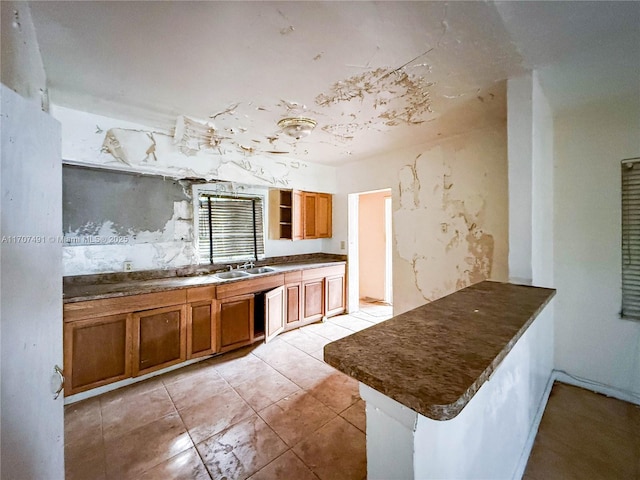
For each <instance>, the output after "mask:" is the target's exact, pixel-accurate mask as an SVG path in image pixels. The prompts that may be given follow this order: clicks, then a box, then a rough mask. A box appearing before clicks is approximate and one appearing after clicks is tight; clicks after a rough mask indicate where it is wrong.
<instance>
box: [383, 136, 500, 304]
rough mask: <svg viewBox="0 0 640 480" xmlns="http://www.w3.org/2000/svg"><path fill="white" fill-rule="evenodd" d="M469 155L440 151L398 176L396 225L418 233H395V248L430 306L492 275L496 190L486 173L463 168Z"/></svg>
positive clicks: (418, 160) (421, 158)
mask: <svg viewBox="0 0 640 480" xmlns="http://www.w3.org/2000/svg"><path fill="white" fill-rule="evenodd" d="M464 154H466V152H464V151H463V152H462V154H461V152H460V151H458V150H457V149H456V148H452V149H444V148H443V147H441V146H439V147H435V148H433V149H431V150H429V151H427V152H423V153H422V154H420V155H418V156H416V157H415V159H414V162H413V163H412V164H408V165H405V166H403V167H401V168H400V170H399V172H398V180H399V184H398V190H399V208H398V210H396V211H395V212H394V225H397V224H399V225H411V226H412V227H413V228H412V231H411V232H408V231H406V230H405V231H403V232H402V233H401V234H400V233H396V234H395V242H396V245H397V249H398V254H399V256H400V258H402V259H403V260H405V261H406V262H407V264H408V266H409V267H410V269H411V272H412V275H413V279H414V284H415V288H416V290H417V291H418V292H419V293H420V295H421V296H422V297H423V299H424V300H426V301H430V300H434V299H437V298H440V297H442V296H443V295H446V294H448V293H451V292H452V291H454V290H457V289H460V288H463V287H466V286H468V285H470V284H473V283H477V282H479V281H482V280H485V279H487V278H489V277H490V276H491V274H492V269H493V263H494V254H495V240H494V235H493V233H492V232H490V231H489V230H488V226H487V221H486V218H487V211H486V210H487V198H488V197H490V196H491V195H492V191H491V188H492V186H491V185H490V179H489V177H487V176H486V175H483V172H479V171H473V170H472V169H469V170H468V171H466V170H465V169H464V168H460V163H461V159H462V158H464V156H465V155H464ZM487 179H489V181H485V180H487Z"/></svg>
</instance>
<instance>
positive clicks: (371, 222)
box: [347, 189, 393, 313]
mask: <svg viewBox="0 0 640 480" xmlns="http://www.w3.org/2000/svg"><path fill="white" fill-rule="evenodd" d="M392 241H393V236H392V209H391V189H384V190H376V191H370V192H361V193H354V194H350V195H349V248H348V252H347V253H348V257H349V263H348V265H349V287H348V291H349V313H353V312H357V311H359V310H361V309H364V308H366V309H370V310H375V309H376V308H373V307H379V308H377V309H378V310H383V308H382V307H385V308H386V310H388V311H389V313H391V305H392V302H393V283H392V276H393V268H392V251H393V245H392Z"/></svg>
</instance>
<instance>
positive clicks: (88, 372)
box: [64, 314, 132, 395]
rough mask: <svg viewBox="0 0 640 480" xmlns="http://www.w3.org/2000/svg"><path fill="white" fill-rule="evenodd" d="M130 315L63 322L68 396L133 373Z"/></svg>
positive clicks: (66, 391) (66, 393)
mask: <svg viewBox="0 0 640 480" xmlns="http://www.w3.org/2000/svg"><path fill="white" fill-rule="evenodd" d="M131 322H132V319H131V315H130V314H120V315H110V316H106V317H98V318H91V319H86V320H79V321H76V322H67V323H65V324H64V373H65V385H64V391H65V395H73V394H75V393H79V392H83V391H85V390H89V389H92V388H96V387H100V386H102V385H106V384H108V383H113V382H117V381H118V380H123V379H125V378H128V377H130V376H131Z"/></svg>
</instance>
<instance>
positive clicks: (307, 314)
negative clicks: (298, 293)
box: [302, 265, 346, 324]
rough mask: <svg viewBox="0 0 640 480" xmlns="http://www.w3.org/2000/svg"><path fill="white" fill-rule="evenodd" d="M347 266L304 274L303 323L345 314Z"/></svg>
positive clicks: (317, 269) (320, 269) (318, 269)
mask: <svg viewBox="0 0 640 480" xmlns="http://www.w3.org/2000/svg"><path fill="white" fill-rule="evenodd" d="M345 272H346V271H345V266H344V265H336V266H331V267H322V268H314V269H310V270H304V271H303V272H302V323H303V324H306V323H311V322H315V321H317V320H320V319H321V318H322V317H329V316H332V315H336V314H338V313H343V312H344V311H345V309H346V291H345V283H346V282H345V275H346V273H345Z"/></svg>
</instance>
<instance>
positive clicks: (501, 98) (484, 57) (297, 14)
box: [30, 1, 640, 164]
mask: <svg viewBox="0 0 640 480" xmlns="http://www.w3.org/2000/svg"><path fill="white" fill-rule="evenodd" d="M30 4H31V10H32V16H33V21H34V24H35V27H36V33H37V35H38V42H39V44H40V49H41V53H42V57H43V62H44V66H45V70H46V73H47V78H48V83H49V94H50V97H51V101H52V102H53V103H55V104H57V105H61V106H66V107H70V108H74V109H78V110H83V111H89V112H93V113H97V114H102V115H106V116H111V117H115V118H121V119H126V120H129V121H135V122H138V123H142V124H144V125H148V126H150V127H152V128H156V129H165V130H170V129H172V128H174V127H175V126H176V120H177V118H178V116H180V115H184V116H186V117H188V118H189V119H192V120H195V121H197V122H200V123H209V124H210V125H211V126H212V127H213V128H214V129H215V135H214V136H215V145H216V147H215V149H214V150H215V151H214V153H216V152H217V153H224V152H225V151H229V150H236V151H238V150H239V151H243V152H245V153H248V154H260V155H266V156H274V157H275V156H278V155H286V156H288V157H293V158H297V159H301V160H307V161H311V162H318V163H325V164H338V163H343V162H348V161H353V160H357V159H361V158H365V157H368V156H371V155H374V154H377V153H381V152H388V151H392V150H394V149H397V148H399V147H402V146H406V145H409V144H418V143H424V142H426V141H429V140H432V139H434V138H437V137H439V136H448V135H454V134H457V133H462V132H464V131H466V130H468V129H471V128H477V125H478V124H479V123H481V122H485V123H486V122H492V121H494V120H495V121H503V120H504V118H505V116H506V100H505V90H506V88H505V82H504V80H505V79H506V78H509V77H512V76H515V75H518V74H521V73H524V72H525V71H527V70H528V69H531V68H540V69H541V78H542V81H543V87H545V91H547V94H548V96H549V98H550V99H551V101H552V103H553V104H554V106H559V107H561V108H567V107H570V106H571V105H572V104H573V103H576V102H581V101H585V98H590V97H591V96H592V95H599V96H606V95H609V94H611V95H613V94H616V95H620V94H626V93H630V92H633V91H634V89H635V90H636V91H637V90H638V81H639V75H638V72H639V71H640V2H584V3H583V2H446V3H445V2H426V1H425V2H268V1H266V2H213V1H209V2H206V1H205V2H182V1H180V2H53V1H47V2H30ZM577 76H579V77H580V79H581V80H580V81H581V83H580V85H579V87H580V88H577V87H576V78H578V77H577ZM287 116H305V117H310V118H313V119H314V120H316V121H317V126H316V128H315V130H314V131H313V132H312V133H311V135H310V136H309V137H306V138H303V139H301V140H298V141H296V140H294V139H293V138H291V137H288V136H287V135H285V134H284V133H283V132H282V131H281V130H280V129H279V128H278V126H277V122H278V120H280V119H281V118H283V117H287Z"/></svg>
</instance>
